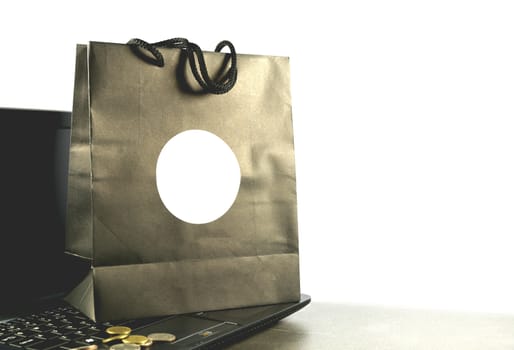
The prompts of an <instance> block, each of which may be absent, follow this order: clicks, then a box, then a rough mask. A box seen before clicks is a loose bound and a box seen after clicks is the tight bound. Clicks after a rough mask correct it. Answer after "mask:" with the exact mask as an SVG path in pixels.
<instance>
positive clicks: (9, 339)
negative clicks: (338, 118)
mask: <svg viewBox="0 0 514 350" xmlns="http://www.w3.org/2000/svg"><path fill="white" fill-rule="evenodd" d="M19 339H23V337H19V336H16V335H8V336H7V337H2V338H0V344H10V343H13V342H15V341H17V340H19Z"/></svg>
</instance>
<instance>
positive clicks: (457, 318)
mask: <svg viewBox="0 0 514 350" xmlns="http://www.w3.org/2000/svg"><path fill="white" fill-rule="evenodd" d="M228 349H230V350H242V349H245V350H253V349H283V350H289V349H291V350H292V349H294V350H307V349H324V350H327V349H338V350H340V349H352V350H371V349H373V350H378V349H380V350H389V349H391V350H393V349H394V350H403V349H409V350H413V349H415V350H428V349H430V350H461V349H462V350H475V349H476V350H500V349H502V350H503V349H509V350H513V349H514V315H512V314H510V315H509V314H505V315H502V314H484V313H470V312H467V313H465V312H450V311H434V310H414V309H400V308H389V307H381V306H362V305H348V304H346V305H345V304H330V303H317V302H312V303H311V304H310V305H307V306H306V307H305V308H304V309H302V310H300V311H298V312H297V313H295V314H293V315H291V316H289V317H288V318H286V319H284V320H282V321H280V322H279V323H277V324H276V325H275V326H274V327H272V328H269V329H267V330H265V331H263V332H261V333H258V334H256V335H254V336H252V337H251V338H248V339H246V340H244V341H242V342H239V343H237V344H234V345H232V346H230V347H228Z"/></svg>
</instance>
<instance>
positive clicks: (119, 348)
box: [109, 344, 141, 350]
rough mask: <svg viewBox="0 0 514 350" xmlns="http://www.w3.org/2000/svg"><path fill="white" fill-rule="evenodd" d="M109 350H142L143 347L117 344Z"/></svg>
mask: <svg viewBox="0 0 514 350" xmlns="http://www.w3.org/2000/svg"><path fill="white" fill-rule="evenodd" d="M109 350H141V347H140V346H139V345H136V344H116V345H113V346H111V347H110V348H109Z"/></svg>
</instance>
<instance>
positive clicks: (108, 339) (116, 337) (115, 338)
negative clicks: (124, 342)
mask: <svg viewBox="0 0 514 350" xmlns="http://www.w3.org/2000/svg"><path fill="white" fill-rule="evenodd" d="M128 336H129V335H128V334H118V335H113V336H112V337H109V338H105V339H103V340H102V343H104V344H105V343H108V342H111V341H113V340H120V339H125V338H127V337H128Z"/></svg>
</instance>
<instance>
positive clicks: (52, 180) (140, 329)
mask: <svg viewBox="0 0 514 350" xmlns="http://www.w3.org/2000/svg"><path fill="white" fill-rule="evenodd" d="M0 125H1V126H0V130H1V131H0V156H1V158H0V161H1V164H2V168H1V169H2V170H1V171H0V184H1V185H2V194H1V197H0V198H1V201H2V206H1V207H2V208H3V209H2V211H1V213H2V214H1V220H2V221H1V222H2V232H1V233H0V246H1V247H2V248H3V249H2V253H1V254H0V276H2V277H1V278H2V282H1V285H0V350H7V349H12V350H14V349H16V350H20V349H27V350H50V349H56V350H68V349H75V348H80V347H84V346H87V347H89V348H90V349H94V348H95V347H94V345H97V347H98V349H100V350H101V349H109V348H110V346H112V345H113V344H116V342H110V343H108V344H103V343H102V339H105V338H107V337H108V336H109V335H108V334H107V333H106V332H105V331H106V329H107V328H108V327H111V326H113V324H111V323H109V322H105V323H95V322H93V321H91V320H90V319H88V318H87V317H86V316H84V315H83V314H81V313H80V312H79V311H78V310H76V309H74V308H73V307H71V306H70V305H68V304H66V302H64V300H63V297H64V296H65V295H66V294H67V293H68V292H69V291H70V290H71V289H72V288H73V287H74V286H75V285H76V284H77V283H79V282H80V281H81V279H82V277H83V275H84V274H86V273H87V271H88V269H89V264H84V263H81V262H80V261H78V260H77V259H72V258H70V257H68V256H67V255H66V254H65V253H64V226H65V217H66V215H65V214H66V189H67V172H68V155H69V146H70V144H69V143H70V131H71V130H70V125H71V113H70V112H65V111H43V110H27V109H8V108H0ZM309 302H310V297H309V296H308V295H304V294H302V296H301V300H300V301H298V302H292V303H283V304H274V305H265V306H258V307H248V308H241V309H230V310H220V311H206V312H197V313H192V314H183V315H169V316H165V317H158V318H149V319H137V320H127V321H120V322H118V321H117V322H115V323H116V324H115V325H116V326H118V325H120V326H127V327H129V328H130V329H132V334H140V335H148V334H151V333H171V334H173V335H175V337H176V340H175V341H173V342H162V341H161V342H154V343H153V344H152V345H151V346H150V347H148V349H149V350H173V349H219V348H223V347H225V346H227V345H229V344H232V343H234V342H237V341H240V340H242V339H244V338H246V337H249V336H250V335H251V334H253V333H256V332H258V331H260V330H262V329H264V328H266V327H269V326H271V325H273V324H275V323H276V322H278V321H279V320H281V319H283V318H284V317H287V316H289V315H290V314H292V313H294V312H296V311H298V310H300V309H301V308H303V307H304V306H306V305H307V304H309ZM118 343H119V341H118Z"/></svg>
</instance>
